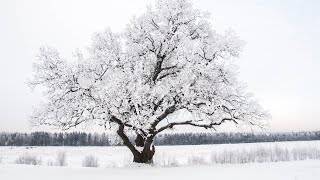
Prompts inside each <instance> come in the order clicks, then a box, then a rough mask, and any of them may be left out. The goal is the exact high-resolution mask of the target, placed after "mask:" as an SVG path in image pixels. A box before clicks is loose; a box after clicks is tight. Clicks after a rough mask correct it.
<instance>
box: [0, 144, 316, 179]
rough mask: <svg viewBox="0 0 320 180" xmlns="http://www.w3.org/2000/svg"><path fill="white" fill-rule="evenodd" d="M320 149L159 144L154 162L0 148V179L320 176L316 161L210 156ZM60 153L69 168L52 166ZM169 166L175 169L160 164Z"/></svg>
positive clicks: (112, 150)
mask: <svg viewBox="0 0 320 180" xmlns="http://www.w3.org/2000/svg"><path fill="white" fill-rule="evenodd" d="M274 147H276V148H280V149H286V150H288V151H289V152H291V150H292V149H319V148H320V141H308V142H279V143H254V144H225V145H201V146H159V147H157V149H156V150H157V152H156V156H155V165H154V166H147V165H142V166H141V165H136V164H133V163H131V155H130V153H129V151H128V150H127V149H126V148H125V147H33V148H30V147H0V180H15V179H17V180H18V179H19V180H20V179H27V180H28V179H30V180H36V179H46V180H47V179H48V180H49V179H54V180H56V179H68V180H70V179H77V180H85V179H89V178H90V179H116V178H117V179H129V178H130V179H143V178H152V179H164V178H166V179H195V178H210V179H221V180H229V179H237V180H242V179H243V180H248V179H259V180H270V179H272V180H276V179H279V180H280V179H281V180H287V179H288V180H289V179H290V180H319V179H320V160H310V159H306V160H303V161H289V162H268V163H258V162H256V163H246V164H217V163H214V162H212V161H211V160H210V159H211V158H212V154H219V153H223V152H226V151H228V152H230V151H232V152H241V151H243V150H248V151H250V150H253V149H259V148H260V149H261V148H265V149H268V148H270V149H272V148H274ZM59 152H65V153H66V162H67V166H65V167H57V166H48V165H49V164H51V165H52V164H54V162H55V161H56V159H57V158H56V157H57V154H58V153H59ZM26 153H27V154H29V155H35V156H37V158H39V159H41V165H36V166H33V165H21V164H16V160H17V159H18V157H19V156H23V155H25V154H26ZM88 155H93V156H95V157H96V158H97V159H98V161H99V167H98V168H86V167H82V161H83V159H84V157H86V156H88ZM193 157H201V158H202V160H201V162H200V163H199V164H192V163H190V159H192V158H193ZM166 165H173V166H175V165H176V166H178V167H163V166H166Z"/></svg>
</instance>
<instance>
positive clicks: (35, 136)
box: [0, 131, 320, 146]
mask: <svg viewBox="0 0 320 180" xmlns="http://www.w3.org/2000/svg"><path fill="white" fill-rule="evenodd" d="M130 139H131V140H132V142H134V141H133V139H134V136H130ZM310 140H320V131H313V132H289V133H216V132H214V133H176V134H173V133H170V134H160V135H158V136H157V138H156V139H155V144H156V145H199V144H231V143H255V142H276V141H310ZM111 145H122V141H121V140H120V139H119V138H118V137H117V136H116V135H113V134H106V133H102V134H98V133H85V132H71V133H66V132H64V133H49V132H33V133H0V146H111Z"/></svg>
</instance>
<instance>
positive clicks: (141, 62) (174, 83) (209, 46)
mask: <svg viewBox="0 0 320 180" xmlns="http://www.w3.org/2000/svg"><path fill="white" fill-rule="evenodd" d="M92 41H93V42H92V45H91V46H90V48H89V49H88V53H86V54H88V55H84V54H82V53H80V52H77V53H75V58H74V59H72V60H66V59H64V58H62V57H61V56H60V55H59V53H58V51H57V50H56V49H54V48H49V47H42V48H41V49H40V53H39V55H38V60H37V62H35V63H34V78H33V79H32V80H31V81H30V85H31V86H32V87H35V86H38V85H40V86H42V87H44V89H45V97H46V100H45V102H43V103H42V104H41V105H40V106H39V108H37V109H36V111H35V112H34V114H33V116H32V122H33V123H35V124H38V125H39V124H46V125H53V126H57V127H59V128H61V129H69V128H72V127H76V126H78V125H80V124H83V123H95V124H99V125H102V126H104V127H105V128H109V127H113V128H116V131H117V134H118V135H119V136H120V137H121V139H122V140H123V143H124V145H126V146H127V147H128V148H129V149H130V151H131V152H132V154H133V157H134V158H133V161H134V162H139V163H149V162H152V158H153V155H154V153H155V147H154V145H153V140H154V138H155V136H156V135H157V134H159V133H161V132H163V131H165V130H166V129H170V128H173V127H176V126H194V127H199V128H206V129H214V128H215V127H216V126H219V125H221V124H223V123H225V122H233V123H236V124H239V123H245V124H248V125H257V126H262V125H263V122H264V119H266V118H268V114H267V113H265V112H264V111H263V110H262V109H261V108H260V106H259V105H258V104H257V103H256V101H255V100H254V99H253V98H252V97H251V96H250V95H249V94H248V93H247V92H246V89H245V86H244V85H243V84H242V83H241V82H239V81H238V80H237V68H236V67H237V66H236V63H235V60H236V59H237V58H238V56H239V53H240V51H241V47H242V44H243V42H242V41H241V40H239V38H238V37H237V36H236V35H235V33H233V32H232V31H227V32H225V33H224V34H219V33H217V32H216V31H215V30H213V27H212V25H211V24H210V22H209V19H208V16H207V15H206V14H205V13H202V12H201V11H199V10H197V9H194V8H193V6H192V3H191V2H190V1H188V0H159V1H157V2H156V5H155V6H154V7H149V8H147V10H146V12H145V13H143V14H142V15H141V16H139V17H136V18H133V19H132V21H131V23H130V24H128V25H127V28H126V29H125V30H124V32H123V33H121V34H117V33H113V32H111V31H110V30H109V29H107V30H105V31H104V32H100V33H96V34H94V36H93V38H92ZM181 112H183V113H187V114H189V115H188V116H189V117H188V118H187V119H182V120H181V118H174V115H176V114H179V113H181ZM130 131H131V132H134V133H135V134H136V140H135V142H130V140H129V138H128V132H130Z"/></svg>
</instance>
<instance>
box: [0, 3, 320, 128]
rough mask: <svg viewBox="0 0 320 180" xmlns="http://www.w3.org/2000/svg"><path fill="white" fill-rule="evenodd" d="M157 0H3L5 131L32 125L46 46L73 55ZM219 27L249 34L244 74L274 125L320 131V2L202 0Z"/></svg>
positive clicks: (0, 119)
mask: <svg viewBox="0 0 320 180" xmlns="http://www.w3.org/2000/svg"><path fill="white" fill-rule="evenodd" d="M150 2H151V1H150V0H149V1H148V0H135V1H133V0H117V1H111V0H109V1H108V0H68V1H64V0H55V1H49V0H28V1H23V0H20V1H17V0H0V83H1V86H0V87H1V88H0V131H29V129H30V127H29V123H28V116H29V115H30V114H31V112H32V105H36V104H37V103H38V102H39V99H40V93H39V92H37V91H36V92H34V93H32V92H31V91H30V89H29V88H28V87H27V85H26V84H25V82H26V81H27V78H29V77H31V73H32V61H33V60H34V59H35V56H36V54H37V53H38V50H39V47H40V46H41V45H45V44H48V45H50V46H54V47H56V48H58V49H59V50H60V52H61V53H62V54H63V55H65V56H66V57H68V56H71V54H72V51H74V50H75V49H76V48H80V49H81V48H84V47H85V46H87V45H89V44H90V38H91V35H92V33H93V32H97V31H101V30H103V29H104V28H106V27H111V29H112V30H114V31H121V30H122V29H123V28H124V27H125V25H126V24H127V23H128V22H129V21H130V18H131V17H132V16H133V15H138V14H139V13H141V12H143V11H144V10H145V8H146V5H147V4H148V3H150ZM195 5H196V7H198V8H200V9H202V10H205V11H209V12H210V13H211V14H212V23H213V24H214V26H215V28H216V29H217V30H218V31H223V30H225V29H228V28H232V29H234V30H235V31H236V32H237V33H238V35H239V36H240V37H241V38H242V39H243V40H245V41H246V47H245V48H244V52H243V54H242V56H241V58H240V60H239V65H240V72H241V75H240V79H241V80H243V81H244V82H246V83H247V84H248V87H249V90H250V91H251V92H253V93H254V94H255V96H256V97H257V99H258V100H259V101H260V102H261V104H262V105H263V106H264V107H265V108H266V109H268V110H269V111H270V113H271V114H272V117H273V119H272V121H271V123H270V128H269V130H270V131H299V130H320V118H319V117H318V114H317V113H318V112H320V104H319V103H320V93H319V92H320V46H319V42H320V35H319V32H320V11H319V8H320V1H317V0H313V1H312V0H309V1H303V0H282V1H279V0H264V1H263V0H251V1H249V0H241V1H239V0H197V1H195Z"/></svg>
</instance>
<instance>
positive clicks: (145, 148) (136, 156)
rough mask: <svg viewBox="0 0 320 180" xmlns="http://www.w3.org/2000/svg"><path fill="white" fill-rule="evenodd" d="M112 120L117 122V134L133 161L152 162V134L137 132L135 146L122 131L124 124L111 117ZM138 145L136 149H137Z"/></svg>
mask: <svg viewBox="0 0 320 180" xmlns="http://www.w3.org/2000/svg"><path fill="white" fill-rule="evenodd" d="M113 121H114V122H117V123H118V124H119V129H118V130H117V134H118V135H119V136H120V137H121V139H122V140H123V144H124V145H125V146H127V147H128V148H129V149H130V151H131V153H132V155H133V162H136V163H152V162H153V155H154V152H155V147H154V145H153V138H154V136H149V137H147V138H146V137H142V136H141V135H140V134H137V137H136V140H135V143H136V147H135V146H134V145H133V144H132V143H131V142H130V140H129V138H128V136H127V135H126V134H125V133H124V124H123V123H121V121H120V120H118V119H116V118H115V117H113ZM137 147H138V149H137Z"/></svg>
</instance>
